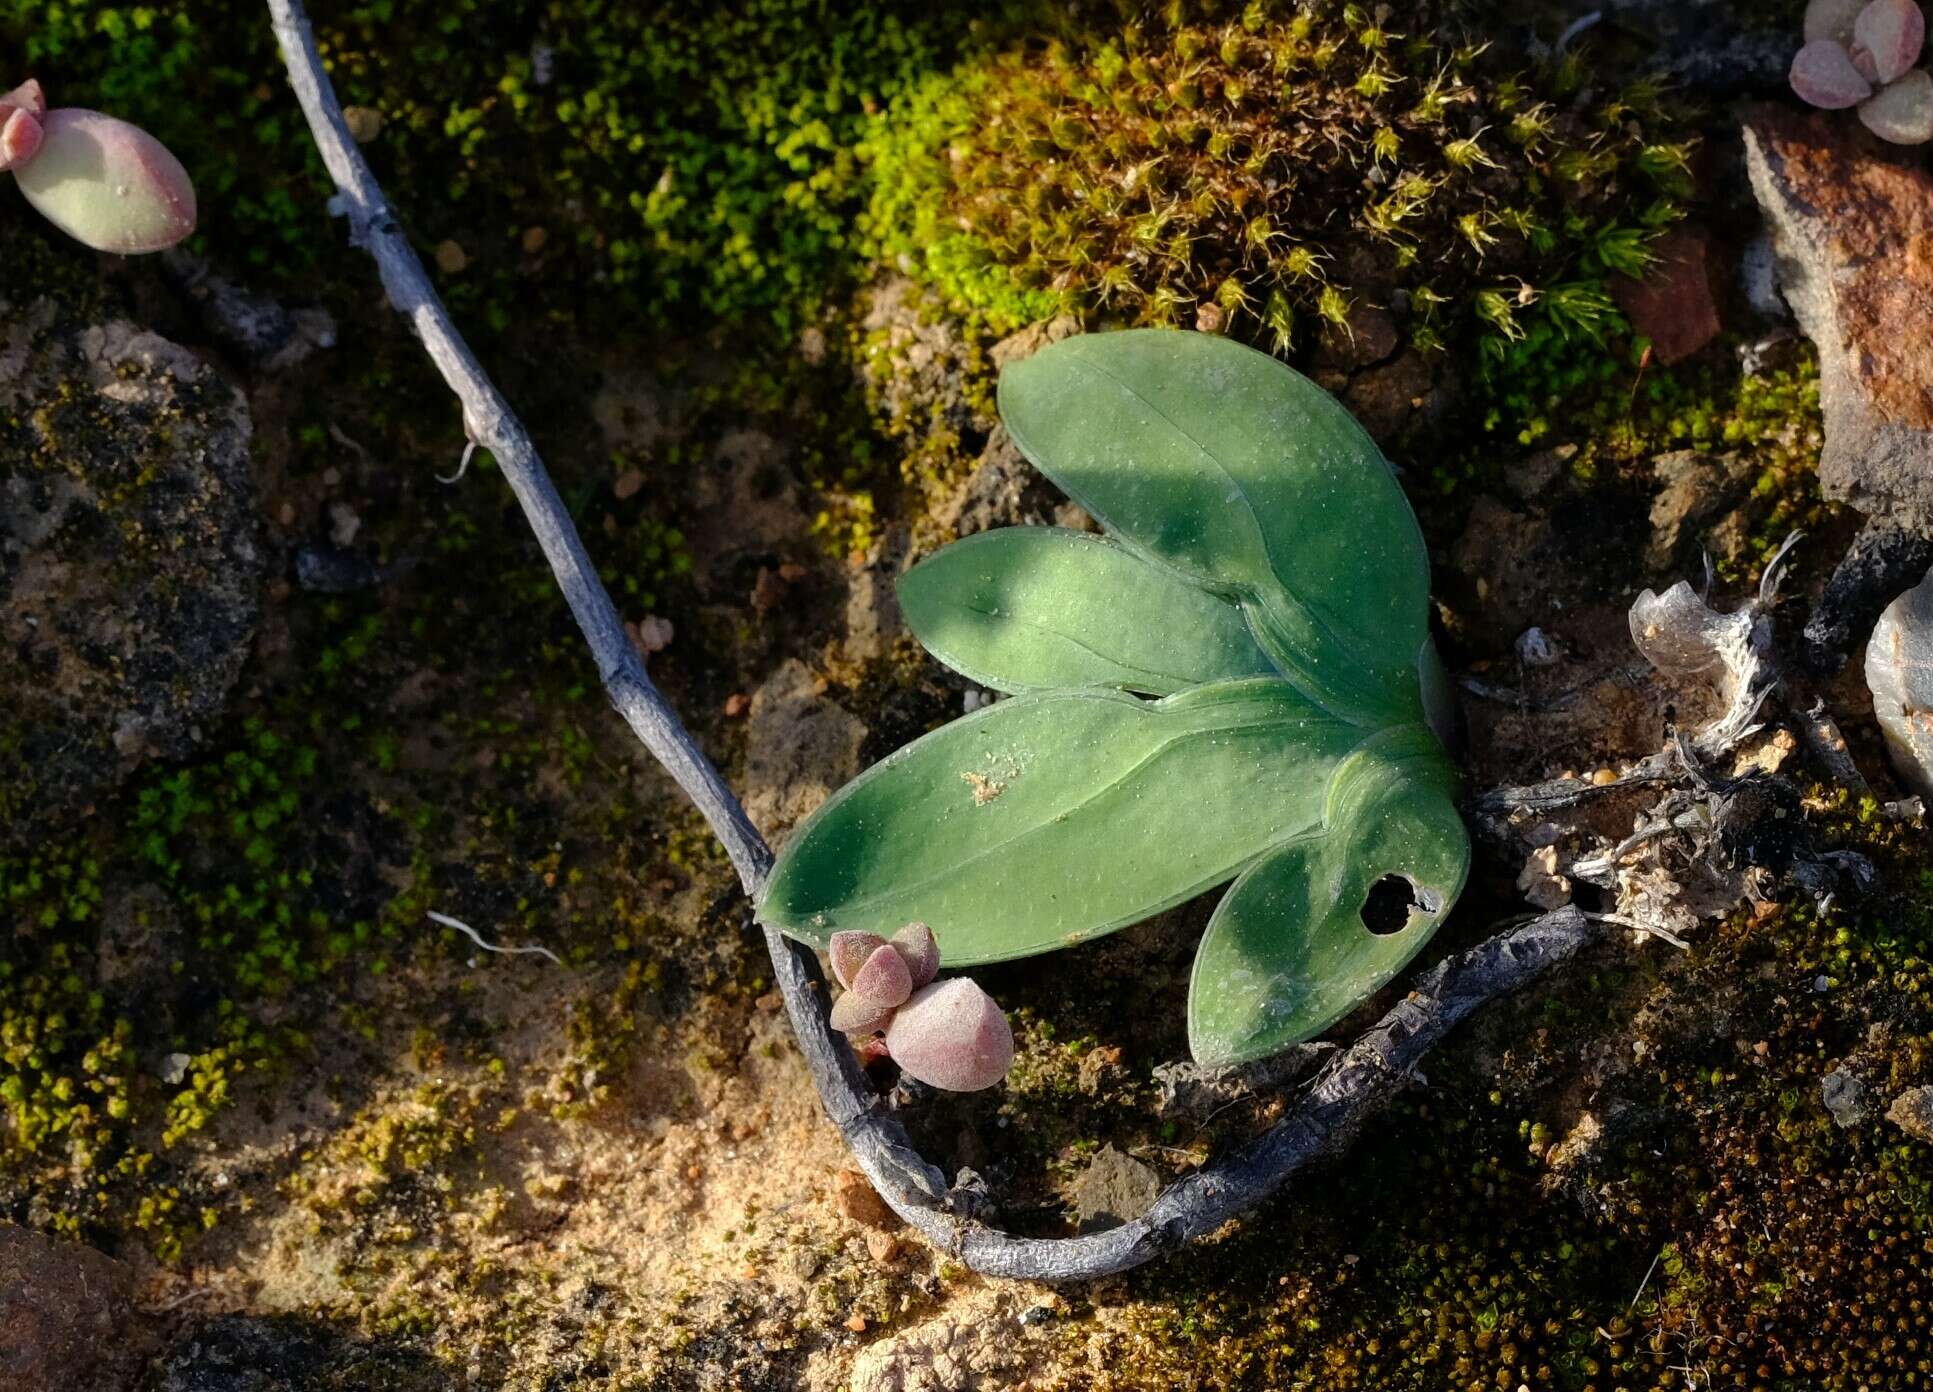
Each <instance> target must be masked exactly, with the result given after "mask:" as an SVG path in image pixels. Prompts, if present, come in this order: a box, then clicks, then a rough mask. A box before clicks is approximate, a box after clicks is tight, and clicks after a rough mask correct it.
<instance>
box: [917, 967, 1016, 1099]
mask: <svg viewBox="0 0 1933 1392" xmlns="http://www.w3.org/2000/svg"><path fill="white" fill-rule="evenodd" d="M886 1050H887V1052H888V1053H890V1054H891V1055H892V1056H893V1062H895V1063H897V1064H898V1065H899V1066H900V1069H901V1071H903V1072H905V1073H907V1074H908V1075H910V1076H912V1077H914V1078H917V1079H919V1081H921V1082H922V1083H925V1084H927V1085H928V1086H929V1087H936V1088H944V1089H945V1090H946V1091H948V1092H978V1091H979V1090H980V1089H982V1088H990V1087H992V1086H993V1085H994V1084H995V1083H997V1082H999V1081H1000V1080H1001V1079H1002V1078H1004V1077H1006V1076H1007V1070H1008V1069H1009V1068H1011V1067H1012V1066H1013V1029H1012V1027H1011V1026H1009V1025H1008V1024H1007V1017H1006V1016H1005V1015H1003V1014H1002V1013H1001V1011H1000V1007H999V1006H997V1005H995V1004H994V1003H993V1000H992V998H991V997H989V996H988V995H987V993H986V992H985V991H982V990H981V989H980V988H979V987H978V986H977V985H975V984H974V983H973V982H972V981H969V980H968V979H967V978H966V977H963V976H956V977H953V978H952V979H950V980H947V981H936V982H934V983H933V984H932V985H930V986H925V987H922V988H921V989H920V990H918V991H915V992H914V993H913V998H912V999H911V1000H909V1001H907V1002H906V1004H904V1005H902V1006H901V1007H900V1008H899V1009H898V1011H896V1012H895V1013H894V1015H893V1018H892V1022H891V1023H890V1024H888V1025H887V1026H886Z"/></svg>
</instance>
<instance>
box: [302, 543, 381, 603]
mask: <svg viewBox="0 0 1933 1392" xmlns="http://www.w3.org/2000/svg"><path fill="white" fill-rule="evenodd" d="M382 579H383V573H382V571H381V569H380V568H378V567H377V565H376V563H375V562H374V561H372V560H370V559H369V557H367V556H365V555H363V553H362V552H360V551H356V550H352V549H351V548H349V547H347V546H336V545H333V544H330V543H326V542H325V543H320V544H317V545H314V546H304V547H302V548H301V549H300V550H299V551H297V552H296V553H295V583H296V584H298V585H300V586H301V587H302V588H303V589H305V590H309V591H311V592H312V593H315V594H354V593H355V592H356V591H358V590H372V589H374V588H375V587H376V586H377V585H380V584H381V583H382Z"/></svg>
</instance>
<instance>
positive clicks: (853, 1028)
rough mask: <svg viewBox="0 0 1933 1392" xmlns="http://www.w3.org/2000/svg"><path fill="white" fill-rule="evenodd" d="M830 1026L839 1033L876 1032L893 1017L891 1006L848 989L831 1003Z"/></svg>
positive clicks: (858, 1033)
mask: <svg viewBox="0 0 1933 1392" xmlns="http://www.w3.org/2000/svg"><path fill="white" fill-rule="evenodd" d="M829 1018H830V1020H831V1022H832V1027H833V1028H834V1029H836V1030H838V1031H839V1032H840V1033H841V1034H854V1035H867V1034H877V1033H879V1031H881V1030H883V1029H885V1028H886V1024H887V1022H888V1021H889V1020H891V1019H892V1018H893V1007H892V1006H890V1005H881V1004H880V1003H879V1002H878V1001H875V1000H868V999H867V998H866V997H865V996H862V995H860V994H859V993H858V992H857V991H848V992H846V993H845V995H843V996H841V997H839V999H838V1000H836V1001H834V1002H833V1003H832V1014H831V1015H830V1017H829Z"/></svg>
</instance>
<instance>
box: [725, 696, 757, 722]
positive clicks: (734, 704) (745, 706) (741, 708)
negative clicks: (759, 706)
mask: <svg viewBox="0 0 1933 1392" xmlns="http://www.w3.org/2000/svg"><path fill="white" fill-rule="evenodd" d="M751 708H752V698H751V697H750V696H747V695H746V694H745V693H744V692H742V691H734V692H733V693H732V694H731V695H730V696H727V697H726V698H725V718H726V719H727V720H736V719H738V718H739V717H740V716H741V715H743V714H745V712H746V711H748V710H750V709H751Z"/></svg>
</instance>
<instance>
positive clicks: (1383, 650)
mask: <svg viewBox="0 0 1933 1392" xmlns="http://www.w3.org/2000/svg"><path fill="white" fill-rule="evenodd" d="M999 399H1000V408H1001V413H1002V416H1003V418H1004V419H1005V421H1006V423H1007V426H1008V428H1009V429H1010V430H1011V431H1012V433H1013V436H1014V439H1015V441H1016V442H1017V443H1018V444H1019V446H1020V448H1021V450H1022V451H1023V452H1024V453H1025V454H1026V455H1027V457H1028V458H1029V459H1030V460H1032V461H1033V463H1034V464H1035V465H1036V466H1037V467H1039V468H1040V469H1041V471H1042V472H1043V473H1045V474H1047V475H1048V477H1050V478H1051V479H1053V480H1054V481H1055V482H1056V483H1058V484H1059V485H1060V486H1061V487H1062V488H1063V489H1064V490H1065V491H1066V492H1067V493H1068V494H1069V496H1071V497H1072V498H1073V499H1074V500H1075V501H1076V502H1078V503H1080V504H1081V505H1082V506H1083V507H1084V508H1086V509H1087V510H1088V512H1089V513H1091V514H1092V515H1093V516H1094V517H1096V518H1097V519H1099V520H1100V521H1101V523H1102V524H1103V525H1104V526H1105V528H1106V529H1107V533H1108V535H1107V536H1106V537H1105V538H1099V537H1091V536H1086V535H1082V534H1079V533H1074V532H1068V531H1062V530H1058V529H1053V528H1013V529H1008V530H1005V531H998V532H992V533H987V534H984V535H981V536H976V537H971V538H968V539H967V540H965V541H963V542H960V543H957V544H956V545H954V546H951V547H948V548H946V549H944V550H942V551H941V552H939V553H938V554H937V555H936V556H934V557H932V558H931V559H929V560H927V561H925V562H924V563H922V564H921V565H919V566H916V567H915V568H914V569H913V570H911V571H910V572H908V574H907V575H906V576H905V577H904V579H903V580H902V583H901V587H900V594H901V599H902V603H903V606H904V608H905V611H906V615H907V619H908V622H909V625H910V626H911V627H912V629H913V631H914V633H915V634H916V635H917V636H918V637H919V638H920V640H921V641H922V642H923V643H924V644H925V645H926V646H927V648H928V649H929V650H930V651H931V652H932V653H933V654H934V655H935V656H936V657H938V658H939V659H940V660H941V661H942V662H944V663H946V664H947V665H948V666H951V667H953V668H954V669H955V670H957V671H959V672H961V673H963V674H964V675H966V676H968V677H970V678H972V679H973V680H974V681H976V682H978V683H980V684H982V685H985V686H989V687H992V688H994V689H996V690H999V691H1005V692H1010V693H1018V694H1015V695H1012V696H1010V697H1009V698H1008V699H1006V700H1002V701H999V702H997V703H996V704H994V705H993V706H991V707H989V708H986V709H983V710H980V711H977V712H975V713H973V714H971V715H968V716H966V717H965V718H963V719H960V720H956V721H954V722H953V723H952V724H950V725H946V726H944V727H942V728H941V729H939V730H936V731H934V732H932V733H931V734H928V735H926V736H925V737H924V738H922V739H920V740H917V741H915V742H914V743H913V744H911V745H908V746H907V747H906V748H904V749H902V750H900V751H899V752H898V753H896V754H894V755H892V756H891V757H889V758H887V759H886V760H885V761H883V762H882V763H880V764H878V765H876V766H875V767H874V768H872V769H870V770H868V771H867V772H866V773H864V774H862V775H861V776H860V777H859V778H857V779H855V780H854V781H853V782H852V783H850V784H848V785H847V786H846V787H845V788H843V789H841V790H840V791H839V792H838V793H837V794H835V795H834V796H833V797H832V798H831V799H830V800H829V801H828V802H827V803H826V804H825V806H823V807H822V808H820V809H819V811H818V812H817V813H815V814H814V815H813V816H812V817H811V818H809V819H808V820H807V821H806V822H805V824H804V825H802V826H801V827H799V829H798V830H797V831H796V832H795V833H794V835H793V838H792V840H791V841H790V842H789V843H788V844H787V845H786V847H785V848H784V852H783V854H782V855H781V856H780V857H779V861H778V864H777V866H776V867H775V868H774V870H773V873H772V876H771V878H770V880H769V881H768V883H767V887H766V889H765V892H764V894H763V896H762V897H761V900H760V904H759V912H760V914H761V916H762V917H763V918H764V919H765V921H766V922H768V923H771V924H773V925H774V926H776V927H778V928H779V929H780V930H782V931H784V932H786V933H789V934H791V935H793V936H795V937H798V938H801V939H803V940H805V941H807V942H810V943H813V944H814V945H817V946H820V947H824V946H827V945H828V944H829V943H830V942H831V941H832V939H833V935H834V934H844V933H869V934H879V935H887V934H891V933H893V932H894V931H896V930H898V929H899V928H900V927H901V925H903V924H906V923H909V922H913V921H918V922H921V923H925V924H928V925H930V926H931V929H932V932H933V934H934V935H935V937H936V939H937V941H938V944H939V948H940V952H941V958H942V963H943V965H945V966H948V967H960V966H967V965H972V964H974V963H981V962H994V961H1001V960H1005V959H1009V958H1015V957H1024V956H1031V955H1033V954H1036V953H1041V952H1048V951H1052V950H1054V949H1056V948H1061V947H1067V946H1070V945H1072V944H1075V943H1079V942H1082V941H1085V940H1087V939H1089V938H1092V937H1095V936H1097V935H1099V934H1103V933H1107V932H1111V931H1113V930H1115V929H1117V928H1121V927H1124V926H1126V925H1128V924H1131V923H1135V922H1138V921H1140V920H1142V919H1145V918H1148V917H1149V916H1151V915H1153V914H1156V913H1159V912H1161V911H1162V910H1164V909H1167V908H1170V907H1172V906H1174V905H1176V904H1179V903H1181V902H1183V901H1184V900H1187V899H1189V898H1192V897H1193V896H1195V895H1197V894H1200V893H1202V892H1203V891H1205V890H1209V889H1213V888H1214V887H1215V886H1217V885H1221V884H1225V883H1227V882H1228V881H1230V880H1234V881H1235V887H1234V889H1232V890H1231V891H1230V892H1229V894H1228V896H1227V897H1226V898H1225V899H1224V901H1223V903H1222V906H1221V908H1220V909H1219V910H1217V912H1216V914H1215V916H1214V918H1213V920H1212V921H1211V924H1210V928H1209V930H1208V933H1207V935H1206V937H1205V938H1204V941H1203V944H1202V948H1201V956H1200V958H1199V959H1198V961H1197V964H1196V969H1195V974H1194V980H1193V983H1192V985H1191V988H1190V995H1189V1007H1188V1010H1189V1022H1190V1039H1191V1045H1192V1047H1193V1048H1194V1050H1195V1052H1196V1054H1197V1056H1198V1057H1200V1058H1202V1059H1204V1060H1213V1061H1228V1060H1235V1059H1243V1058H1251V1057H1259V1056H1260V1055H1261V1054H1263V1053H1267V1052H1272V1051H1274V1050H1276V1049H1279V1048H1281V1047H1284V1046H1286V1045H1288V1044H1291V1043H1294V1042H1296V1040H1298V1039H1302V1038H1306V1037H1307V1036H1308V1035H1310V1034H1313V1033H1316V1032H1319V1031H1320V1030H1322V1029H1324V1028H1326V1027H1327V1026H1328V1025H1329V1024H1331V1023H1333V1022H1334V1020H1335V1019H1336V1018H1338V1017H1339V1016H1340V1015H1341V1014H1343V1013H1344V1012H1346V1011H1347V1010H1348V1009H1349V1008H1350V1007H1351V1006H1352V1005H1354V1004H1355V1003H1356V1002H1357V1001H1359V1000H1361V999H1362V998H1363V997H1364V996H1366V995H1367V994H1369V993H1370V992H1372V991H1374V990H1375V989H1377V987H1379V986H1380V985H1382V984H1383V983H1384V982H1385V981H1387V980H1388V979H1389V978H1390V976H1392V975H1393V974H1394V973H1395V972H1397V971H1398V970H1400V969H1401V967H1402V966H1403V964H1404V963H1405V962H1407V961H1408V960H1409V959H1410V958H1411V957H1412V956H1414V954H1415V953H1416V952H1417V951H1418V950H1419V949H1420V948H1421V947H1422V945H1423V943H1424V941H1426V940H1427V938H1428V936H1429V934H1430V932H1431V931H1432V930H1433V929H1434V927H1435V925H1436V924H1437V923H1438V922H1439V921H1440V920H1441V918H1442V917H1443V915H1444V914H1445V913H1447V912H1448V911H1449V908H1450V905H1451V903H1452V902H1453V901H1454V900H1455V897H1456V895H1457V893H1458V891H1459V890H1460V889H1461V887H1462V883H1463V875H1464V869H1465V865H1466V862H1467V859H1468V853H1469V846H1468V839H1467V836H1466V834H1465V832H1464V829H1463V826H1462V823H1461V822H1460V821H1459V820H1458V818H1457V815H1456V811H1455V807H1454V802H1453V790H1454V786H1455V775H1454V771H1453V769H1452V766H1451V764H1450V761H1449V759H1448V757H1447V755H1446V754H1445V753H1444V751H1443V747H1442V745H1441V744H1440V743H1439V742H1438V739H1437V737H1436V735H1435V734H1434V733H1433V732H1432V728H1431V723H1432V721H1434V722H1435V723H1436V724H1437V725H1439V726H1440V725H1442V724H1443V723H1444V721H1445V719H1446V718H1447V701H1446V692H1447V687H1446V683H1445V681H1444V677H1443V673H1442V669H1441V664H1440V663H1439V662H1438V661H1437V660H1436V656H1435V652H1434V650H1433V648H1432V647H1431V645H1430V642H1429V629H1428V606H1429V589H1428V578H1429V577H1428V565H1427V561H1426V557H1425V554H1424V551H1423V544H1422V537H1421V534H1420V532H1419V531H1418V528H1417V525H1416V520H1415V517H1414V516H1413V515H1412V513H1411V512H1410V509H1409V504H1408V502H1407V501H1406V500H1405V499H1404V497H1403V493H1402V490H1401V488H1400V486H1399V485H1398V483H1397V481H1396V478H1395V475H1394V473H1393V472H1392V471H1391V469H1390V467H1389V465H1388V464H1387V463H1386V462H1385V461H1384V459H1383V457H1382V455H1381V453H1380V452H1379V451H1378V450H1377V449H1376V447H1375V445H1374V444H1373V443H1372V442H1371V441H1370V439H1369V437H1368V436H1367V435H1365V434H1364V433H1363V431H1362V430H1361V428H1360V427H1359V426H1358V425H1357V424H1356V423H1355V422H1354V421H1353V420H1352V419H1350V417H1349V416H1348V414H1347V413H1346V412H1345V411H1343V409H1342V408H1341V407H1340V406H1338V405H1337V404H1336V403H1335V402H1334V401H1333V400H1332V399H1331V398H1329V397H1328V396H1327V395H1326V394H1324V393H1323V392H1322V391H1320V390H1319V389H1318V388H1316V387H1315V386H1314V385H1313V384H1312V383H1310V382H1309V381H1307V380H1306V379H1304V378H1302V377H1301V376H1299V375H1297V374H1296V373H1294V372H1293V371H1291V370H1290V369H1289V368H1287V367H1285V366H1283V365H1282V364H1281V363H1279V362H1277V361H1275V360H1274V359H1272V358H1270V357H1267V356H1266V355H1264V354H1261V353H1256V352H1253V351H1252V350H1250V349H1247V348H1243V347H1241V346H1239V345H1237V344H1233V343H1230V342H1228V341H1226V340H1223V339H1219V338H1215V337H1212V336H1208V335H1200V334H1187V333H1176V332H1169V331H1159V330H1151V331H1129V332H1122V333H1110V334H1101V335H1093V336H1087V337H1076V338H1073V339H1069V340H1065V341H1063V342H1061V343H1059V344H1056V345H1054V346H1052V347H1049V348H1047V349H1044V350H1042V351H1041V352H1040V353H1038V354H1036V355H1035V356H1034V357H1033V358H1030V359H1028V360H1026V361H1024V362H1021V363H1018V364H1015V365H1013V366H1010V367H1009V368H1008V369H1007V371H1006V372H1005V374H1004V375H1003V376H1002V378H1001V383H1000V393H999ZM1146 697H1154V698H1158V699H1144V698H1146ZM1379 886H1380V888H1379ZM1385 892H1388V893H1393V894H1395V895H1396V898H1397V902H1396V905H1395V907H1396V908H1397V910H1398V922H1397V925H1396V926H1397V931H1395V932H1394V933H1390V934H1387V935H1384V934H1379V933H1378V932H1375V931H1372V925H1370V924H1368V923H1367V922H1366V921H1365V918H1364V913H1365V911H1366V910H1371V911H1373V910H1374V908H1375V907H1376V904H1377V902H1379V896H1381V895H1382V894H1384V893H1385ZM853 941H859V940H858V939H847V938H841V939H840V942H841V943H848V942H853Z"/></svg>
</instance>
